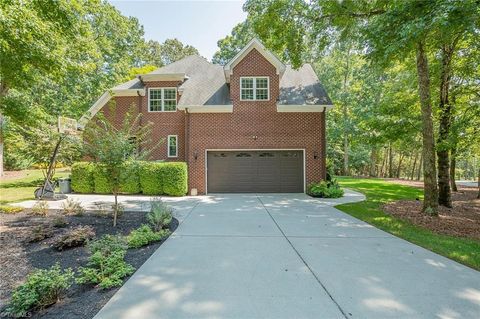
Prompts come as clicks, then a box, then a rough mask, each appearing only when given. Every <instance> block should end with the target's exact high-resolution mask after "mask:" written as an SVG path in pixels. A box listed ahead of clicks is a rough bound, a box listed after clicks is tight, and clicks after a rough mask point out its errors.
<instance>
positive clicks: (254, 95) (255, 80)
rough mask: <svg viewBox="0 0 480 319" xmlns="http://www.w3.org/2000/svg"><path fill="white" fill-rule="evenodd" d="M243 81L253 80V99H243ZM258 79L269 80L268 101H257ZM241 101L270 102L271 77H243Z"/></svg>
mask: <svg viewBox="0 0 480 319" xmlns="http://www.w3.org/2000/svg"><path fill="white" fill-rule="evenodd" d="M242 79H253V99H252V100H250V99H242V89H243V87H242ZM257 79H267V99H266V100H257ZM245 89H250V88H245ZM240 101H270V77H269V76H241V77H240Z"/></svg>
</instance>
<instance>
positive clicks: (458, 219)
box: [383, 186, 480, 240]
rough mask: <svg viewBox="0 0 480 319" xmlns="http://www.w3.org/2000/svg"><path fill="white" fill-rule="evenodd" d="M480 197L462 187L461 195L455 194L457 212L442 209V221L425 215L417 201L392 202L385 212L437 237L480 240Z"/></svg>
mask: <svg viewBox="0 0 480 319" xmlns="http://www.w3.org/2000/svg"><path fill="white" fill-rule="evenodd" d="M477 194H478V189H476V188H473V187H463V186H459V188H458V192H453V193H452V202H453V208H447V207H443V206H440V207H439V212H438V213H439V215H438V217H435V216H428V215H426V214H423V213H422V212H421V211H422V202H421V201H415V200H401V201H396V202H392V203H389V204H386V205H384V206H383V209H384V211H385V212H386V213H388V214H390V215H392V216H395V217H398V218H400V219H405V220H408V221H409V222H411V223H413V224H415V225H419V226H422V227H424V228H427V229H430V230H432V231H434V232H435V233H440V234H445V235H452V236H459V237H467V238H472V239H477V240H480V199H477Z"/></svg>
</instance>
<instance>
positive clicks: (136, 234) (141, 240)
mask: <svg viewBox="0 0 480 319" xmlns="http://www.w3.org/2000/svg"><path fill="white" fill-rule="evenodd" d="M168 235H170V231H168V230H160V231H158V232H154V231H153V230H152V229H151V228H150V227H149V226H148V225H142V226H140V227H139V228H137V229H134V230H132V231H131V232H130V234H129V235H128V236H127V243H128V247H129V248H139V247H142V246H145V245H148V244H150V243H151V242H154V241H159V240H162V239H163V238H165V237H167V236H168Z"/></svg>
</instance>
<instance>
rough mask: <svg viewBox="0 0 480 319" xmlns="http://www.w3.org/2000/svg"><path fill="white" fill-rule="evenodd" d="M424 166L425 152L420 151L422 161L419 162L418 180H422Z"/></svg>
mask: <svg viewBox="0 0 480 319" xmlns="http://www.w3.org/2000/svg"><path fill="white" fill-rule="evenodd" d="M422 167H423V152H422V153H420V161H419V162H418V169H417V181H419V180H420V176H421V175H422Z"/></svg>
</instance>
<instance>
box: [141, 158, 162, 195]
mask: <svg viewBox="0 0 480 319" xmlns="http://www.w3.org/2000/svg"><path fill="white" fill-rule="evenodd" d="M160 165H161V163H158V162H142V163H141V164H140V169H139V176H140V188H141V191H142V193H143V194H146V195H159V194H163V185H162V184H163V183H162V180H161V173H160Z"/></svg>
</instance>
